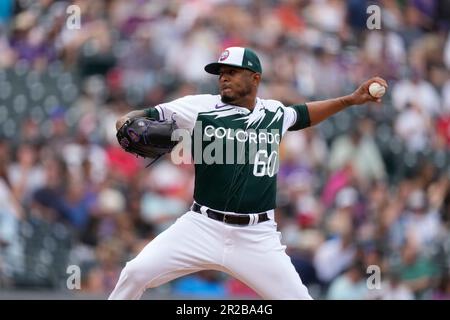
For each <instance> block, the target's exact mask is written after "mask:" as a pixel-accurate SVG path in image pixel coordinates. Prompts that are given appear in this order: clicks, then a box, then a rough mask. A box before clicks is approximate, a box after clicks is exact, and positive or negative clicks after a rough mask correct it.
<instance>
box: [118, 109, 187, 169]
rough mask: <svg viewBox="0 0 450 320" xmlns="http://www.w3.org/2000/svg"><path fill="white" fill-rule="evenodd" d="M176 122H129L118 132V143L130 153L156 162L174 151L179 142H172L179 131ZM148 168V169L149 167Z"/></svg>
mask: <svg viewBox="0 0 450 320" xmlns="http://www.w3.org/2000/svg"><path fill="white" fill-rule="evenodd" d="M177 128H178V127H177V125H176V122H175V120H173V119H171V120H163V121H158V120H155V119H151V118H145V117H139V118H133V119H130V120H127V121H126V122H125V123H124V125H123V126H122V127H121V128H120V129H119V130H117V134H116V137H117V141H119V144H120V146H121V147H122V148H123V149H124V150H125V151H126V152H129V153H132V154H135V155H136V156H141V157H144V158H149V159H151V160H152V161H151V162H150V163H149V165H148V166H150V165H151V164H152V163H154V162H155V161H156V160H158V159H159V158H160V157H161V156H163V155H164V154H166V153H169V152H170V151H172V149H173V148H174V147H175V145H176V144H177V143H178V141H172V139H171V138H172V132H173V131H174V130H175V129H177ZM148 166H147V167H148Z"/></svg>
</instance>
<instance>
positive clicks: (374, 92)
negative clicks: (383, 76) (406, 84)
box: [369, 82, 386, 98]
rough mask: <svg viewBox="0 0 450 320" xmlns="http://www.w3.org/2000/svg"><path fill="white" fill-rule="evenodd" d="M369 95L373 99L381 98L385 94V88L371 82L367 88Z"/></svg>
mask: <svg viewBox="0 0 450 320" xmlns="http://www.w3.org/2000/svg"><path fill="white" fill-rule="evenodd" d="M369 93H370V95H371V96H372V97H374V98H381V97H382V96H384V94H385V93H386V88H385V87H384V86H382V85H381V84H379V83H378V82H372V83H371V84H370V86H369Z"/></svg>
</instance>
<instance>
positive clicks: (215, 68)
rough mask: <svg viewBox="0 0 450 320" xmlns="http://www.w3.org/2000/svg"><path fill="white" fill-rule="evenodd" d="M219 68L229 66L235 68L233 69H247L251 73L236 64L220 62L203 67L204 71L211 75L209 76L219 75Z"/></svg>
mask: <svg viewBox="0 0 450 320" xmlns="http://www.w3.org/2000/svg"><path fill="white" fill-rule="evenodd" d="M221 66H230V67H235V68H239V69H247V70H250V71H253V70H251V69H250V68H245V67H243V66H241V65H238V64H232V63H220V62H213V63H210V64H207V65H206V66H205V71H206V72H208V73H211V74H215V75H219V74H220V67H221ZM253 72H255V71H253Z"/></svg>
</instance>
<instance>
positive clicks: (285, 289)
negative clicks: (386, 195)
mask: <svg viewBox="0 0 450 320" xmlns="http://www.w3.org/2000/svg"><path fill="white" fill-rule="evenodd" d="M205 71H206V72H208V73H211V74H214V75H217V76H218V80H219V89H220V94H219V95H209V94H204V95H192V96H185V97H181V98H179V99H177V100H174V101H171V102H168V103H163V104H160V105H157V106H156V107H152V108H147V109H144V110H138V111H132V112H130V113H128V114H127V115H125V116H123V117H121V118H120V119H119V120H118V121H117V123H116V126H117V130H118V131H121V130H122V131H124V128H125V129H127V128H128V129H127V130H125V131H127V132H128V134H129V136H130V138H127V137H124V135H123V134H121V135H120V137H121V140H120V143H121V145H122V146H123V147H124V149H125V150H126V151H129V148H130V144H132V143H133V141H138V142H139V143H142V144H144V145H149V144H150V143H151V140H152V139H155V138H154V136H152V135H151V134H150V133H149V132H152V130H149V129H147V128H146V126H147V124H146V122H145V121H143V120H142V121H137V125H136V126H137V127H138V126H141V127H144V129H143V130H140V131H139V130H138V129H136V130H134V129H133V130H130V128H131V127H127V125H130V123H131V121H133V119H136V118H147V119H152V121H151V122H149V123H159V122H161V123H165V122H167V121H171V124H170V126H165V128H168V127H170V128H172V127H174V128H175V127H176V128H179V129H182V130H186V131H187V132H188V133H189V135H190V136H191V138H192V139H191V141H192V144H191V146H190V147H191V155H192V159H193V161H194V164H195V189H194V195H193V203H192V206H191V208H190V210H189V211H188V212H186V213H185V214H184V215H182V216H181V217H180V218H179V219H178V220H177V221H176V222H175V223H174V224H173V225H172V226H171V227H169V228H168V229H167V230H165V231H164V232H162V233H161V234H159V235H158V236H157V237H156V238H155V239H154V240H152V241H151V242H150V243H149V244H147V246H146V247H145V248H144V249H143V250H142V251H141V252H140V253H139V254H138V255H137V256H136V257H135V258H134V259H132V260H131V261H129V262H128V263H127V264H126V266H125V267H124V269H123V270H122V272H121V275H120V278H119V281H118V283H117V285H116V287H115V288H114V290H113V292H112V293H111V295H110V297H109V299H139V298H140V297H141V295H142V294H143V292H144V291H145V290H146V289H147V288H154V287H157V286H160V285H162V284H164V283H167V282H169V281H171V280H173V279H176V278H178V277H181V276H184V275H187V274H190V273H193V272H198V271H200V270H206V269H209V270H218V271H222V272H225V273H227V274H229V275H231V276H233V277H235V278H237V279H239V280H240V281H242V282H243V283H245V284H247V285H248V286H249V287H251V288H252V289H253V290H255V291H256V292H257V293H258V294H259V295H260V296H261V297H262V298H264V299H311V296H310V294H309V293H308V289H307V288H306V287H305V286H304V285H303V283H302V281H301V279H300V277H299V275H298V273H297V272H296V270H295V269H294V266H293V265H292V263H291V260H290V258H289V256H288V255H287V254H286V252H285V246H283V245H282V244H281V242H280V233H279V232H278V231H277V224H276V222H275V217H274V208H275V207H276V202H275V198H276V190H277V184H276V179H277V171H278V167H279V153H278V147H279V144H280V141H281V139H282V137H283V135H284V134H285V133H286V132H287V131H293V130H300V129H303V128H306V127H309V126H312V125H315V124H317V123H319V122H321V121H322V120H325V119H327V118H328V117H330V116H332V115H333V114H335V113H337V112H339V111H341V110H343V109H345V108H347V107H349V106H351V105H358V104H364V103H366V102H369V101H373V102H380V101H381V99H380V98H376V97H373V96H371V95H370V94H369V86H370V84H371V83H373V82H377V83H378V84H380V85H382V86H383V87H385V88H387V83H386V81H385V80H383V79H381V78H378V77H375V78H372V79H370V80H368V81H366V82H365V83H363V84H362V85H361V86H360V87H359V88H358V89H357V90H356V91H355V92H353V93H352V94H350V95H347V96H343V97H339V98H335V99H330V100H325V101H316V102H307V103H300V104H297V105H291V106H284V105H283V104H282V103H281V102H280V101H276V100H265V99H260V98H258V97H257V91H258V86H259V84H260V81H261V76H262V67H261V63H260V60H259V58H258V56H257V55H256V53H255V52H254V51H252V50H251V49H248V48H241V47H230V48H227V49H226V50H225V51H223V52H222V54H221V55H220V57H219V59H218V61H217V62H213V63H210V64H208V65H206V66H205ZM172 122H175V123H176V126H173V125H172ZM149 126H151V125H150V124H149ZM156 131H158V132H161V130H153V132H156ZM166 131H167V130H166ZM169 131H170V130H169ZM160 135H161V134H159V136H158V137H157V138H160ZM171 147H173V145H171V146H170V148H171ZM127 148H128V149H127ZM170 148H169V149H170ZM140 150H143V149H142V148H141V149H140Z"/></svg>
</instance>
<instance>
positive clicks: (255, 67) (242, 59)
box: [205, 47, 262, 74]
mask: <svg viewBox="0 0 450 320" xmlns="http://www.w3.org/2000/svg"><path fill="white" fill-rule="evenodd" d="M221 66H233V67H238V68H243V69H248V70H251V71H253V72H257V73H262V68H261V62H260V61H259V58H258V56H257V55H256V53H255V52H254V51H253V50H251V49H249V48H242V47H229V48H226V49H225V50H224V51H223V52H222V54H221V55H220V57H219V60H218V61H217V62H213V63H210V64H207V65H206V66H205V71H206V72H208V73H211V74H219V71H220V67H221Z"/></svg>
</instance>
